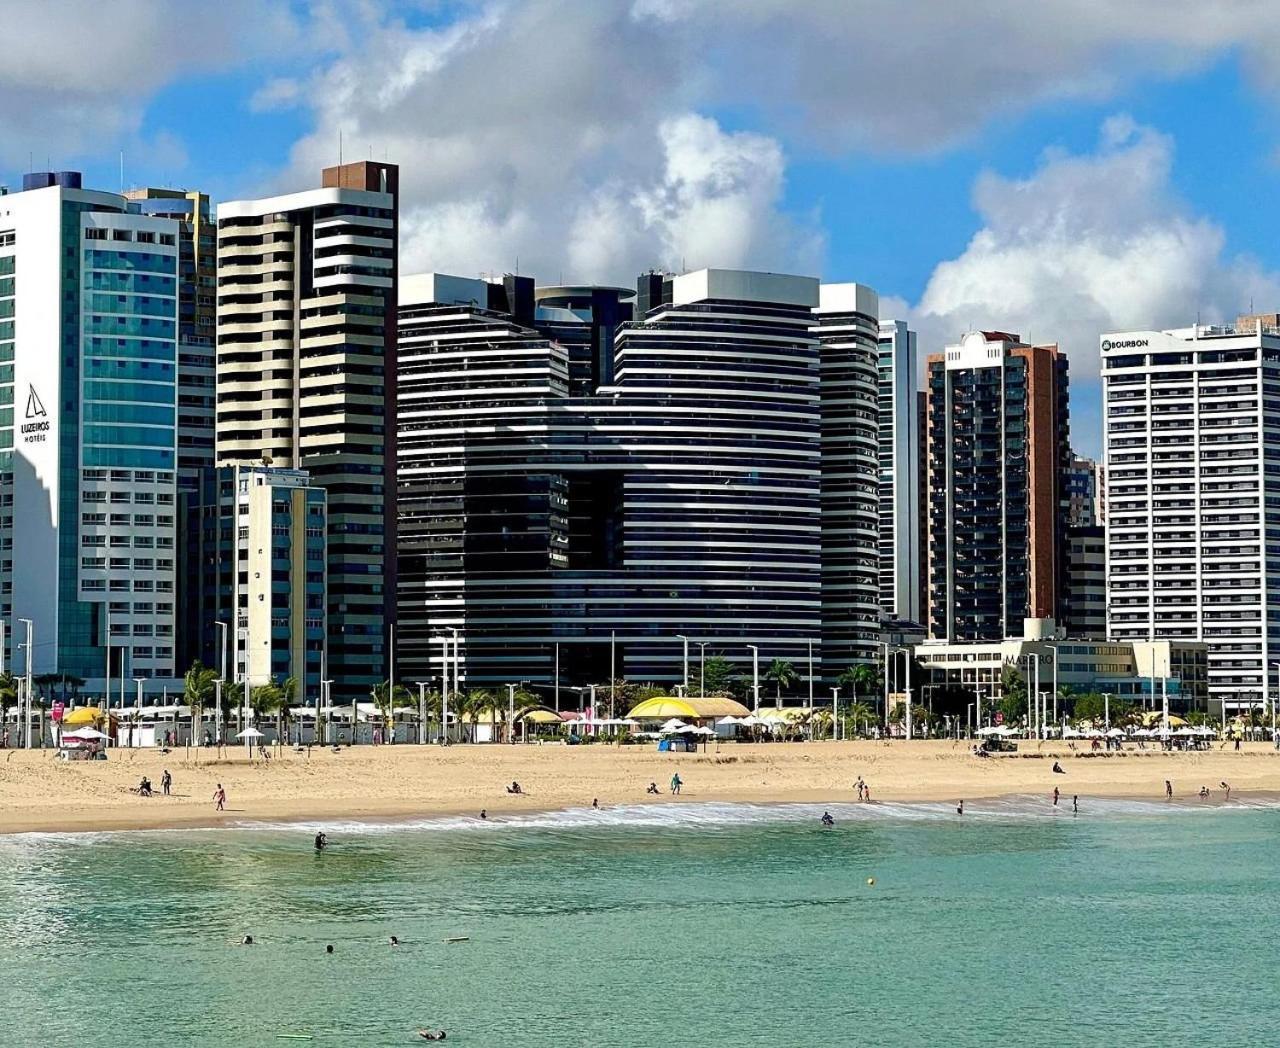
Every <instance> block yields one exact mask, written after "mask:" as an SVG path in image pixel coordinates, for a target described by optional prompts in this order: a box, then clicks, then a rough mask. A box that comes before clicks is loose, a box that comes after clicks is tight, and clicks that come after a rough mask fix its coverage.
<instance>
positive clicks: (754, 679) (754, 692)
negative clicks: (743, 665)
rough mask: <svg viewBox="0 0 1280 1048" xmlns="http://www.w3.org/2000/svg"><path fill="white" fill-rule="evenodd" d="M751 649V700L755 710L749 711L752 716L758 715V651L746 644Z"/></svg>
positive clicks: (752, 645)
mask: <svg viewBox="0 0 1280 1048" xmlns="http://www.w3.org/2000/svg"><path fill="white" fill-rule="evenodd" d="M747 647H748V648H750V649H751V698H752V701H753V702H754V703H755V708H754V709H753V710H752V711H751V712H752V713H754V714H757V715H758V714H759V713H760V649H759V648H758V647H756V646H755V645H754V644H748V645H747Z"/></svg>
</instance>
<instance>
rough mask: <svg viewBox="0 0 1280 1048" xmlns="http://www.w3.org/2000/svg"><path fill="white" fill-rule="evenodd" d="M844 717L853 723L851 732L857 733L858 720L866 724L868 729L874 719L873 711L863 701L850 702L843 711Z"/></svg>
mask: <svg viewBox="0 0 1280 1048" xmlns="http://www.w3.org/2000/svg"><path fill="white" fill-rule="evenodd" d="M845 719H846V720H848V721H851V722H852V723H853V734H854V735H857V734H858V724H859V722H861V723H862V724H865V725H867V727H868V729H869V728H870V725H871V722H872V721H873V720H874V719H875V711H873V710H872V709H871V707H870V706H868V705H867V704H866V703H865V702H854V703H850V705H849V708H848V709H847V710H846V711H845Z"/></svg>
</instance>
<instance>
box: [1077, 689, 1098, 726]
mask: <svg viewBox="0 0 1280 1048" xmlns="http://www.w3.org/2000/svg"><path fill="white" fill-rule="evenodd" d="M1074 699H1075V701H1074V703H1073V704H1072V709H1071V716H1072V717H1074V718H1075V719H1076V720H1096V721H1100V720H1102V719H1103V718H1104V717H1105V716H1106V714H1107V698H1106V696H1105V695H1100V694H1098V692H1096V691H1090V692H1085V693H1084V694H1083V695H1076V696H1074Z"/></svg>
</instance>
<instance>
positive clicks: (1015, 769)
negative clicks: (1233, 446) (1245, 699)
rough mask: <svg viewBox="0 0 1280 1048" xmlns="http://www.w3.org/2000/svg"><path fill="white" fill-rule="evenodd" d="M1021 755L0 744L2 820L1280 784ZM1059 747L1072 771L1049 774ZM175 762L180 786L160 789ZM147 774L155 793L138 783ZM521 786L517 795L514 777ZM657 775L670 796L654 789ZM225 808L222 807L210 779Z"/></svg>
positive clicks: (1268, 753)
mask: <svg viewBox="0 0 1280 1048" xmlns="http://www.w3.org/2000/svg"><path fill="white" fill-rule="evenodd" d="M1020 749H1021V752H1020V753H1018V754H1009V755H1000V756H996V757H991V758H987V759H980V758H977V757H974V756H973V755H972V754H971V752H970V744H969V743H967V742H959V743H955V742H920V741H916V742H911V743H904V742H871V741H856V742H839V743H832V742H815V743H770V744H755V745H749V744H734V743H726V744H722V745H719V746H717V745H716V744H714V743H713V744H712V745H711V746H710V747H709V748H708V749H707V751H706V752H705V753H702V752H700V753H698V754H668V753H658V752H657V751H656V750H655V748H654V747H653V746H652V745H646V746H625V747H614V746H602V745H592V746H574V747H568V746H559V745H547V746H538V745H530V746H525V745H516V746H510V745H472V746H466V745H459V746H451V747H448V748H441V747H436V746H432V747H419V746H412V745H398V746H376V747H375V746H357V747H355V748H348V749H344V750H342V752H340V753H336V754H335V753H333V752H332V751H330V750H321V749H318V748H316V749H312V750H311V752H310V755H309V756H308V755H306V754H295V753H293V752H292V751H290V750H287V749H286V750H284V751H282V752H280V753H279V754H278V755H276V751H272V752H273V759H272V760H271V761H270V762H269V763H265V764H264V763H263V762H262V761H261V760H260V759H255V760H254V761H252V762H250V761H249V760H248V759H246V757H245V754H244V748H243V747H233V748H230V749H229V750H228V751H227V753H226V756H225V757H224V758H223V759H220V760H219V759H217V756H216V751H212V750H201V751H199V753H198V754H197V751H196V750H194V749H192V750H186V749H179V750H175V751H173V752H172V753H170V754H168V755H164V754H161V753H159V752H158V751H156V750H142V749H139V750H120V749H113V750H111V751H110V754H111V756H110V759H109V760H107V761H95V762H82V761H77V762H63V761H57V760H55V759H54V757H53V753H54V751H52V750H43V751H41V750H35V751H29V752H24V751H17V750H8V751H0V833H15V832H23V831H35V830H39V831H85V830H118V829H146V828H162V827H180V826H218V825H227V824H234V823H241V822H244V821H256V820H271V821H274V820H304V819H306V820H311V819H335V820H338V819H344V820H345V819H355V820H370V821H372V820H384V819H395V818H408V817H412V816H423V815H434V814H456V813H464V814H476V813H478V812H479V810H480V809H481V808H485V809H487V810H488V812H489V813H490V815H494V816H499V815H502V814H503V813H510V812H518V811H538V810H554V809H562V808H575V807H587V806H589V805H590V804H591V802H592V800H593V799H598V800H599V802H600V805H601V806H602V807H605V806H609V805H616V804H637V803H645V802H650V803H655V804H661V803H671V801H672V797H671V795H670V793H669V788H668V786H669V782H670V779H671V775H672V773H673V772H675V771H679V773H680V777H681V778H682V779H683V780H684V783H685V785H684V789H683V791H682V795H681V797H680V800H681V801H683V802H689V803H696V802H699V801H744V802H753V803H779V802H812V803H815V804H823V803H833V802H840V801H844V802H848V801H853V800H855V799H856V798H855V796H854V792H853V783H854V781H855V780H856V779H857V778H858V776H862V777H863V778H864V779H865V780H866V781H867V783H868V784H869V785H870V787H871V790H872V800H873V802H875V801H949V802H950V801H956V800H958V799H960V798H964V799H965V800H966V801H967V802H968V803H969V804H970V805H973V804H975V803H980V801H981V799H982V798H991V797H997V796H1005V795H1012V794H1043V795H1045V796H1046V797H1047V796H1048V795H1049V794H1050V793H1051V792H1052V790H1053V788H1054V786H1057V787H1058V788H1059V789H1060V790H1061V791H1062V793H1063V794H1064V798H1065V801H1066V802H1067V803H1070V798H1071V796H1072V795H1073V794H1079V795H1080V797H1081V799H1082V800H1084V799H1086V798H1088V797H1101V796H1108V797H1140V798H1147V799H1160V798H1163V796H1164V781H1165V779H1170V780H1172V781H1173V784H1174V790H1175V796H1176V797H1178V798H1181V799H1188V798H1193V797H1194V796H1195V795H1196V793H1197V792H1198V791H1199V789H1200V787H1201V785H1207V786H1209V787H1210V789H1212V790H1213V791H1214V799H1215V801H1216V800H1220V799H1221V797H1222V791H1221V790H1220V788H1219V786H1218V784H1219V782H1220V781H1222V780H1226V781H1227V782H1229V783H1230V784H1231V786H1232V796H1233V798H1235V797H1241V798H1243V797H1247V796H1248V795H1249V794H1257V793H1280V753H1277V752H1276V751H1275V750H1274V749H1273V748H1272V747H1271V746H1270V745H1268V744H1264V743H1253V744H1246V745H1245V747H1244V749H1243V751H1241V752H1235V751H1234V750H1233V749H1232V747H1231V746H1227V747H1226V748H1220V744H1217V743H1215V744H1214V748H1213V749H1212V750H1210V751H1206V752H1198V753H1168V754H1166V753H1162V752H1161V751H1159V750H1158V749H1154V748H1152V749H1147V750H1138V749H1129V750H1126V751H1125V752H1124V753H1123V754H1111V755H1110V756H1104V755H1096V756H1088V757H1086V756H1081V755H1080V754H1079V753H1073V752H1071V751H1069V750H1068V749H1067V748H1066V747H1065V746H1064V745H1063V744H1062V743H1061V742H1046V743H1044V744H1042V745H1040V746H1037V745H1036V744H1034V743H1030V744H1029V743H1026V742H1023V743H1021V744H1020ZM1055 759H1057V760H1059V761H1061V763H1062V765H1063V767H1064V769H1065V770H1066V774H1062V775H1057V774H1054V773H1053V772H1052V770H1051V769H1052V766H1053V761H1054V760H1055ZM165 768H168V769H169V770H170V772H171V773H172V775H173V779H174V786H173V794H174V795H173V796H171V797H162V796H160V795H159V788H160V776H161V773H162V771H163V770H164V769H165ZM143 775H146V776H148V777H149V778H150V779H151V781H152V784H153V785H154V786H155V788H156V791H157V795H156V796H155V797H152V798H142V797H138V796H136V795H135V794H132V793H130V792H129V789H130V787H133V786H136V785H137V784H138V781H139V780H140V779H141V778H142V776H143ZM513 779H514V780H517V781H519V782H520V784H521V786H522V787H523V788H524V791H525V792H524V794H523V795H522V796H511V795H509V794H507V793H506V792H505V789H504V787H505V786H506V784H508V783H510V782H511V781H512V780H513ZM650 782H656V783H657V784H658V786H659V787H660V788H661V789H662V795H661V796H660V797H654V796H649V795H646V793H645V787H646V786H647V785H648V784H649V783H650ZM218 783H221V784H222V785H223V786H224V787H225V789H226V791H227V810H226V811H225V812H221V813H218V812H215V811H214V810H213V802H212V795H213V791H214V789H215V787H216V784H218Z"/></svg>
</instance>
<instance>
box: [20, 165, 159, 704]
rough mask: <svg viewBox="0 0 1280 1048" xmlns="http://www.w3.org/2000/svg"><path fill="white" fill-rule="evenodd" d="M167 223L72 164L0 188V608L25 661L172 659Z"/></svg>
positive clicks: (115, 669)
mask: <svg viewBox="0 0 1280 1048" xmlns="http://www.w3.org/2000/svg"><path fill="white" fill-rule="evenodd" d="M177 239H178V225H177V223H176V222H174V221H173V220H171V219H166V218H154V217H151V216H147V215H141V214H136V213H130V211H129V204H128V202H127V201H126V200H125V199H124V197H122V196H119V195H117V194H115V193H103V192H96V191H92V190H86V189H84V188H82V185H81V179H80V175H79V174H78V173H77V172H58V173H56V174H55V173H40V174H33V175H27V176H26V177H24V179H23V189H22V192H18V193H10V194H6V195H0V361H2V362H3V363H0V405H3V406H0V616H2V617H3V618H5V619H6V620H9V621H11V622H12V621H13V620H15V619H24V618H25V619H31V620H32V624H33V633H34V635H35V644H34V648H35V651H34V659H33V662H32V665H33V669H34V671H35V672H37V673H45V672H58V673H65V674H68V675H75V676H79V677H83V678H85V679H86V680H90V679H93V678H97V679H99V680H100V679H101V678H102V676H103V675H104V673H106V671H107V659H108V646H110V651H111V672H112V674H113V675H116V676H118V675H122V674H123V675H127V676H129V677H169V676H172V675H173V672H174V627H175V611H174V588H175V585H174V584H175V573H176V569H175V564H174V556H175V555H174V534H175V519H174V516H175V501H176V494H177V482H176V470H177V465H178V459H177V449H178V440H177V432H178V426H177V419H176V406H177V400H178V387H177V381H178V370H177V365H178V330H177V329H178V261H179V248H178V243H177ZM13 640H14V638H13V636H12V632H11V633H10V635H9V637H8V641H9V647H10V650H11V652H12V649H13V646H14V645H13ZM9 665H13V663H12V662H10V663H9ZM18 665H22V663H21V661H19V663H18Z"/></svg>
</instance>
